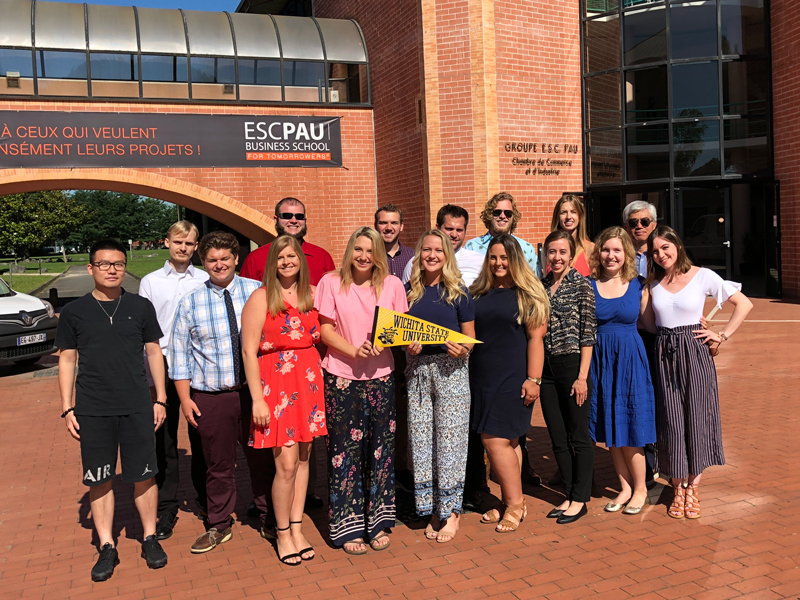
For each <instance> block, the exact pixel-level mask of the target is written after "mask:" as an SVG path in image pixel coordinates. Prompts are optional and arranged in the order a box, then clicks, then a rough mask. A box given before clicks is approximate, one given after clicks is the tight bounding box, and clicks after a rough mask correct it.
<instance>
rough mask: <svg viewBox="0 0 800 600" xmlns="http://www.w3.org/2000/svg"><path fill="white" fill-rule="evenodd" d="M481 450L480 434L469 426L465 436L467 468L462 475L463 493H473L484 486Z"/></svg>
mask: <svg viewBox="0 0 800 600" xmlns="http://www.w3.org/2000/svg"><path fill="white" fill-rule="evenodd" d="M483 452H484V450H483V441H482V440H481V434H480V433H478V432H476V431H474V430H473V429H471V428H470V430H469V436H468V437H467V469H466V473H465V475H464V493H465V494H474V493H476V492H479V491H481V490H482V489H483V488H485V487H486V463H485V462H484V458H483Z"/></svg>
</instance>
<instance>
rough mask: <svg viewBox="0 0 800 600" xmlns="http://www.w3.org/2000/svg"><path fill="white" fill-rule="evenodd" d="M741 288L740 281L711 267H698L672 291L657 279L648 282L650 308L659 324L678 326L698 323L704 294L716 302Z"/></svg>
mask: <svg viewBox="0 0 800 600" xmlns="http://www.w3.org/2000/svg"><path fill="white" fill-rule="evenodd" d="M741 288H742V286H741V284H738V283H734V282H732V281H725V280H724V279H722V277H720V276H719V275H717V274H716V273H715V272H714V271H712V270H711V269H705V268H701V269H700V270H699V271H698V272H697V274H696V275H695V276H694V277H693V278H692V279H691V280H690V281H689V283H687V284H686V286H685V287H684V288H683V289H682V290H681V291H679V292H677V293H675V294H672V293H670V292H668V291H667V290H665V289H664V288H663V287H662V286H661V284H660V283H659V282H655V283H652V284H650V293H651V294H652V295H653V311H654V312H655V314H656V325H657V326H658V327H669V328H670V329H672V328H675V327H681V326H683V325H697V324H698V323H699V322H700V317H702V316H703V305H704V304H705V301H706V297H707V296H713V297H714V299H715V300H716V301H717V306H722V304H723V303H724V302H725V301H726V300H727V299H728V298H730V297H731V296H733V295H734V294H735V293H736V292H738V291H739V290H740V289H741Z"/></svg>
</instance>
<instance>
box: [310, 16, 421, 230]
mask: <svg viewBox="0 0 800 600" xmlns="http://www.w3.org/2000/svg"><path fill="white" fill-rule="evenodd" d="M314 16H316V17H321V18H334V19H355V20H356V22H357V23H358V24H359V25H360V26H361V30H362V31H363V33H364V39H365V40H366V43H367V52H368V53H369V60H370V85H371V87H372V104H373V106H374V118H375V159H376V173H375V175H376V179H377V190H378V200H377V202H378V205H384V204H388V203H392V204H396V205H397V206H399V207H400V208H402V209H403V213H404V219H405V222H406V225H405V232H404V234H403V236H402V238H401V239H402V241H403V242H404V243H406V244H407V245H413V244H414V243H415V242H416V239H417V238H418V237H419V235H420V234H421V233H422V232H423V231H424V230H425V229H427V228H428V222H427V217H426V209H425V206H426V198H425V196H426V193H425V184H426V179H425V167H424V159H425V134H424V128H423V127H421V126H420V125H419V123H418V112H417V106H418V105H417V102H418V101H419V100H421V94H422V78H423V73H422V25H421V23H420V6H419V2H417V1H416V0H393V1H392V2H375V1H374V0H316V2H314ZM375 208H377V206H375ZM375 208H373V212H374V210H375Z"/></svg>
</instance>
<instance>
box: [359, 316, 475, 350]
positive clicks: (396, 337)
mask: <svg viewBox="0 0 800 600" xmlns="http://www.w3.org/2000/svg"><path fill="white" fill-rule="evenodd" d="M370 341H371V342H372V345H373V346H381V347H383V348H387V347H389V346H408V345H409V344H410V343H411V342H419V343H420V344H444V343H445V342H447V341H450V342H456V343H459V344H480V343H482V342H479V341H478V340H473V339H472V338H471V337H467V336H466V335H464V334H463V333H460V332H458V331H453V330H452V329H445V328H444V327H439V326H438V325H435V324H433V323H431V322H429V321H423V320H422V319H418V318H416V317H411V316H409V315H404V314H403V313H399V312H395V311H393V310H389V309H388V308H381V307H380V306H376V307H375V320H374V321H373V322H372V339H371V340H370Z"/></svg>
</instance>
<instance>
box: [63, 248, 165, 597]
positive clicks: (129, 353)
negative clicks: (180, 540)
mask: <svg viewBox="0 0 800 600" xmlns="http://www.w3.org/2000/svg"><path fill="white" fill-rule="evenodd" d="M126 264H127V254H126V252H125V247H124V246H122V244H120V243H119V242H118V241H116V240H102V241H99V242H96V243H94V244H93V245H92V247H91V249H90V250H89V265H88V270H89V274H90V275H91V276H92V278H93V279H94V289H93V290H92V291H91V292H90V293H88V294H86V295H85V296H82V297H81V298H78V299H77V300H74V301H73V302H70V303H69V304H67V305H66V306H65V307H64V309H63V310H62V311H61V318H60V319H59V322H58V331H57V332H56V346H57V347H58V348H59V350H60V354H59V358H58V386H59V389H60V392H61V394H60V395H61V410H62V411H63V412H62V413H61V418H62V419H64V424H65V425H66V427H67V431H68V432H69V434H70V435H71V436H72V437H73V438H74V439H75V440H77V441H79V442H80V445H81V462H82V463H83V469H82V474H83V484H84V485H86V486H87V487H88V488H89V504H90V506H91V511H92V523H93V524H94V527H95V530H96V531H97V537H98V541H99V546H100V552H99V556H98V558H97V562H96V563H95V565H94V567H93V568H92V581H106V580H107V579H110V578H111V576H112V575H113V574H114V568H115V567H116V566H117V565H118V564H119V555H118V553H117V549H116V548H115V546H114V532H113V525H114V491H113V489H112V483H113V480H114V476H115V475H116V472H117V455H118V454H119V455H120V457H121V459H122V479H123V481H126V482H128V483H132V484H133V497H134V503H135V504H136V509H137V510H138V512H139V518H140V519H141V520H142V529H143V530H144V541H143V542H142V558H144V559H145V562H146V563H147V566H148V567H150V568H151V569H160V568H161V567H164V566H165V565H166V564H167V555H166V553H165V552H164V550H163V548H161V545H160V544H159V542H158V539H157V538H156V514H157V507H158V487H157V486H156V475H157V474H158V466H157V458H156V442H155V435H154V432H155V430H157V429H158V428H159V427H161V425H162V424H163V423H164V419H165V417H166V406H167V404H166V401H167V392H166V389H165V387H164V359H163V356H162V354H161V346H160V345H159V340H160V339H161V337H162V332H161V328H160V327H159V325H158V317H157V316H156V310H155V308H153V305H152V304H151V303H150V301H149V300H147V299H146V298H142V297H141V296H138V295H137V294H131V293H128V292H126V291H125V290H124V289H122V282H123V281H124V279H125V268H126ZM142 349H144V351H145V355H146V357H147V362H148V364H149V366H150V372H151V373H152V376H153V385H154V387H155V392H156V393H155V398H153V399H151V396H150V386H149V385H148V382H147V376H146V374H145V367H144V361H143V360H142ZM78 358H80V371H79V373H78V376H77V379H76V377H75V365H76V363H77V361H78ZM73 386H74V393H73Z"/></svg>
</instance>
